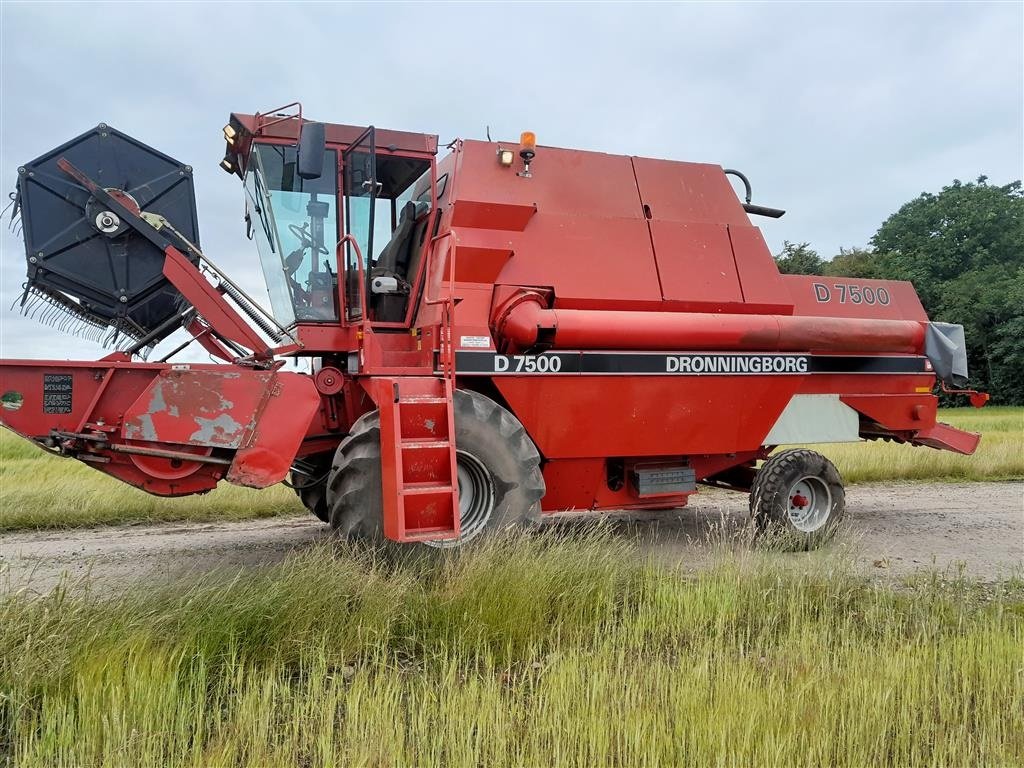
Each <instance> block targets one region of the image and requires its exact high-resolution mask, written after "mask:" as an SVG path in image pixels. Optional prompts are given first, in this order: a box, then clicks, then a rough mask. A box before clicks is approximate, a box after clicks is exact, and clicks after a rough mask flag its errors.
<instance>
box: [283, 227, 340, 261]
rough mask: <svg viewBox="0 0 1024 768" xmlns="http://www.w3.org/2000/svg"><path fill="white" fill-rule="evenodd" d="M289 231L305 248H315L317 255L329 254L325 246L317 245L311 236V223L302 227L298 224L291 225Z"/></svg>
mask: <svg viewBox="0 0 1024 768" xmlns="http://www.w3.org/2000/svg"><path fill="white" fill-rule="evenodd" d="M288 231H289V232H291V233H292V234H293V235H295V237H297V238H298V239H299V243H300V244H301V245H302V247H303V248H315V249H316V252H317V253H322V254H325V255H326V254H328V253H330V251H328V250H327V249H326V248H324V246H322V245H317V244H316V243H314V242H313V238H312V237H310V234H309V223H308V222H307V223H305V224H303V225H302V226H301V227H300V226H299V225H298V224H289V225H288Z"/></svg>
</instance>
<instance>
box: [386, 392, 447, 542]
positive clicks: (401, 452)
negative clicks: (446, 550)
mask: <svg viewBox="0 0 1024 768" xmlns="http://www.w3.org/2000/svg"><path fill="white" fill-rule="evenodd" d="M375 383H376V386H378V387H379V388H380V389H378V399H377V404H378V407H379V409H380V458H381V490H382V492H383V501H384V535H385V536H387V537H388V538H389V539H392V540H394V541H422V540H424V539H455V538H458V536H459V514H458V509H459V483H458V470H457V468H456V459H455V441H454V439H453V438H454V435H455V414H454V409H453V408H452V386H451V382H450V381H449V379H448V378H447V377H446V378H436V377H433V376H402V377H388V378H381V379H378V380H377V381H376V382H375Z"/></svg>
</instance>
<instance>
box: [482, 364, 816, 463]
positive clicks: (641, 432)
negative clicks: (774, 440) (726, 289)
mask: <svg viewBox="0 0 1024 768" xmlns="http://www.w3.org/2000/svg"><path fill="white" fill-rule="evenodd" d="M801 379H802V377H800V376H776V377H768V376H744V377H735V376H702V377H693V378H678V377H677V378H673V377H660V376H649V377H633V376H618V377H616V376H586V377H573V376H560V377H543V378H541V377H533V378H530V377H512V376H509V377H495V379H494V384H495V386H497V388H498V389H499V390H500V391H501V394H502V395H503V396H504V398H505V400H506V401H507V402H508V403H509V405H510V407H511V409H512V412H513V413H514V414H515V415H516V418H518V419H519V420H520V421H521V422H522V423H523V426H525V427H526V431H527V432H529V434H530V437H531V438H533V441H534V442H535V443H536V444H537V447H538V448H539V449H540V451H541V453H542V454H543V455H544V457H545V458H548V459H553V458H583V457H596V456H680V455H693V454H704V453H733V452H737V451H754V450H757V449H758V448H760V446H761V440H762V439H763V438H764V436H765V435H766V434H768V431H769V430H770V429H771V427H772V425H773V424H774V423H775V420H776V419H777V418H778V416H779V414H780V413H782V409H783V408H785V406H786V404H787V403H788V402H789V400H790V397H791V396H792V395H793V394H794V392H796V390H797V388H798V387H799V386H800V381H801ZM553 415H557V418H555V417H553ZM567 425H572V426H571V428H567Z"/></svg>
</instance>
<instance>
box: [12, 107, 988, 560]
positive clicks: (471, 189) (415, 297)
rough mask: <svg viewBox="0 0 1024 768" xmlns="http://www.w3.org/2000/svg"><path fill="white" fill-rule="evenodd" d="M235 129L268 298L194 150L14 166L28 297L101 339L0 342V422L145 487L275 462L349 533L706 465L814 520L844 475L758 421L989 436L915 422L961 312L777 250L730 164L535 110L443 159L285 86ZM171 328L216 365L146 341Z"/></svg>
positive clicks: (102, 148)
mask: <svg viewBox="0 0 1024 768" xmlns="http://www.w3.org/2000/svg"><path fill="white" fill-rule="evenodd" d="M286 110H288V111H286ZM224 136H225V139H226V141H227V154H226V155H225V157H224V160H223V162H222V163H221V165H222V167H223V168H224V169H225V170H226V171H228V172H230V173H232V174H235V175H237V176H238V177H239V178H240V179H241V180H242V181H243V184H244V187H245V199H246V224H247V227H248V233H249V237H250V238H251V239H253V240H255V241H256V246H257V250H258V251H259V257H260V261H261V264H262V267H263V272H264V276H265V278H266V282H267V288H268V293H269V298H270V304H271V307H272V310H273V311H272V312H267V311H265V310H263V309H261V308H260V307H259V305H258V303H257V302H256V301H254V300H253V299H252V298H250V297H249V296H248V295H246V294H245V293H244V292H243V291H242V290H241V289H240V288H239V287H238V285H236V284H235V283H234V282H232V281H231V280H230V279H229V278H228V277H227V276H226V275H225V274H224V273H223V272H222V271H221V270H219V269H218V268H217V267H216V266H215V265H214V264H213V263H212V262H211V261H210V259H209V258H208V257H207V256H205V255H204V254H203V253H202V252H201V251H200V247H199V236H198V227H197V222H196V210H195V196H194V191H193V185H192V169H191V167H189V166H187V165H183V164H181V163H179V162H178V161H176V160H173V159H172V158H170V157H167V156H166V155H163V154H161V153H159V152H157V151H156V150H153V149H151V148H149V147H147V146H145V145H143V144H141V143H139V142H137V141H135V140H133V139H131V138H129V137H128V136H125V135H124V134H121V133H119V132H117V131H115V130H114V129H112V128H110V127H108V126H106V125H100V126H99V127H97V128H96V129H94V130H92V131H89V132H87V133H86V134H83V135H82V136H80V137H78V138H76V139H74V140H72V141H70V142H68V143H67V144H65V145H64V146H62V147H59V148H57V149H55V150H53V151H51V152H49V153H47V154H45V155H43V156H42V157H40V158H38V159H37V160H35V161H33V162H31V163H27V164H26V165H25V166H23V167H21V168H19V169H18V173H19V179H18V195H17V203H16V206H15V209H16V213H20V215H21V218H22V224H23V230H24V240H25V244H26V255H27V259H28V280H27V282H26V284H25V293H24V296H23V298H22V307H23V310H24V311H25V312H26V313H28V314H36V315H41V317H42V319H49V320H51V321H54V322H57V323H60V324H61V326H62V327H64V326H68V325H69V324H72V323H74V324H76V325H77V326H78V327H79V330H82V331H84V332H86V333H91V334H93V336H94V337H95V338H97V339H102V340H104V341H106V342H108V343H109V344H110V345H112V346H113V347H114V351H113V352H112V353H111V354H109V355H108V356H106V357H104V358H103V359H102V360H98V361H95V362H80V361H52V360H3V361H0V393H2V402H3V409H2V410H0V416H2V421H3V424H4V426H6V427H7V428H9V429H11V430H14V431H15V432H17V433H19V434H21V435H23V436H25V437H27V438H29V439H31V440H33V441H34V442H36V443H37V444H38V445H40V446H42V447H43V448H45V449H46V450H49V451H51V452H54V453H59V454H61V455H64V456H71V457H74V458H76V459H78V460H80V461H84V462H87V463H88V464H89V465H90V466H93V467H95V468H96V469H98V470H100V471H102V472H106V473H108V474H110V475H113V476H114V477H116V478H118V479H120V480H123V481H124V482H126V483H129V484H131V485H133V486H135V487H137V488H140V489H142V490H144V491H146V492H148V493H153V494H157V495H161V496H183V495H187V494H193V493H205V492H207V491H209V490H211V489H212V488H213V487H214V486H216V485H217V483H218V482H219V481H221V480H227V481H228V482H231V483H236V484H239V485H245V486H249V487H253V488H264V487H267V486H270V485H273V484H275V483H279V482H282V481H290V483H291V484H292V485H293V486H294V488H295V490H296V492H297V493H298V495H299V497H300V498H301V500H302V502H303V503H304V504H305V505H306V507H308V508H309V509H310V511H312V512H313V514H315V515H316V516H317V517H319V518H320V519H321V520H323V521H325V522H329V523H330V525H331V526H332V527H333V528H335V529H336V530H337V531H338V532H339V533H341V534H344V535H353V536H364V537H370V538H373V537H380V536H384V537H387V538H389V539H393V540H395V541H401V542H424V543H426V544H430V545H435V546H452V545H457V544H460V543H462V542H465V541H468V540H470V539H473V538H475V537H477V536H478V535H480V534H483V533H486V532H489V531H496V530H501V529H505V528H508V527H510V526H514V525H517V524H523V523H527V522H530V521H536V520H538V519H540V518H541V516H542V515H544V514H549V513H556V512H560V511H564V510H617V509H641V508H646V509H650V508H654V509H669V508H675V507H680V506H683V505H685V504H686V502H687V499H688V497H689V495H690V494H692V493H694V492H695V491H696V490H697V485H698V483H704V484H707V485H713V486H720V487H725V488H730V489H735V490H739V491H743V492H749V493H750V494H751V512H752V514H753V516H754V518H755V519H756V520H757V521H758V522H759V523H761V524H762V525H763V526H764V527H766V528H771V529H773V530H779V531H782V532H785V533H787V534H789V535H792V536H796V537H798V538H800V539H801V540H803V541H805V542H806V543H807V544H814V543H816V542H817V541H819V540H820V539H821V538H822V537H823V536H824V535H825V533H826V532H827V531H829V530H830V529H831V528H832V526H833V525H834V523H835V522H836V521H837V520H838V518H839V517H840V516H841V515H842V513H843V509H844V494H843V488H842V484H841V480H840V477H839V474H838V473H837V472H836V469H835V467H833V466H832V464H831V463H830V462H829V461H828V460H827V459H825V458H824V457H823V456H821V455H819V454H817V453H815V452H813V451H808V450H786V451H781V452H778V453H775V454H773V453H772V451H773V449H774V448H775V447H776V446H779V445H786V444H792V443H829V442H841V441H856V440H859V439H871V440H874V439H885V440H895V441H897V442H901V443H910V444H912V445H923V446H929V447H931V448H938V449H944V450H951V451H956V452H958V453H964V454H970V453H972V452H973V451H974V450H975V448H976V446H977V444H978V440H979V436H978V435H975V434H971V433H968V432H962V431H960V430H957V429H954V428H952V427H949V426H947V425H944V424H940V423H937V422H936V404H937V398H936V396H935V395H934V394H933V389H934V388H935V386H936V382H937V380H938V382H939V383H940V384H941V385H942V386H943V387H944V388H945V387H946V386H947V385H949V386H952V387H963V386H964V384H965V382H966V376H967V366H966V357H965V353H964V339H963V329H962V328H961V327H960V326H954V325H948V324H941V323H931V322H929V321H928V318H927V316H926V315H925V312H924V310H923V309H922V307H921V303H920V301H919V300H918V298H917V295H916V293H915V292H914V289H913V287H912V286H911V285H910V284H909V283H905V282H890V281H881V280H857V279H847V278H841V279H840V278H823V277H813V276H796V275H781V274H779V271H778V269H777V268H776V265H775V262H774V260H773V259H772V256H771V253H769V251H768V248H767V246H766V245H765V241H764V239H763V238H762V236H761V233H760V231H759V230H758V229H757V228H756V227H754V226H752V225H751V222H750V219H749V218H748V214H754V215H765V216H772V217H778V216H781V215H782V213H783V212H782V211H779V210H775V209H771V208H765V207H762V206H757V205H753V204H752V203H751V202H750V185H749V183H747V180H746V178H745V177H744V176H743V175H742V174H741V173H739V172H736V171H730V170H723V169H722V168H721V167H719V166H716V165H705V164H697V163H685V162H673V161H667V160H652V159H648V158H642V157H625V156H616V155H607V154H600V153H597V152H582V151H577V150H569V149H557V148H554V147H539V146H536V142H535V139H534V136H533V134H530V133H525V134H523V135H522V137H521V139H520V142H519V143H517V144H516V143H503V142H483V141H455V142H453V143H452V144H451V145H450V147H449V148H450V150H451V151H450V153H448V154H447V155H446V156H445V157H444V159H442V160H440V161H438V160H437V159H436V155H437V137H436V136H430V135H425V134H420V133H407V132H403V131H391V130H379V129H374V128H373V127H370V128H367V129H363V128H358V127H352V126H347V125H334V124H322V123H315V122H310V121H307V120H305V119H304V118H303V117H302V111H301V107H300V106H299V105H297V104H295V105H288V107H283V108H281V109H279V110H274V111H273V112H271V113H268V114H259V113H257V114H254V115H245V114H233V115H232V116H231V119H230V122H229V124H228V125H227V126H225V128H224ZM729 175H734V176H736V177H738V178H739V179H740V180H741V181H742V182H743V184H744V186H745V191H746V195H745V197H746V201H745V202H744V201H741V200H740V199H739V198H738V197H737V195H736V193H735V191H734V189H733V187H732V185H731V182H730V180H729V178H728V176H729ZM180 329H184V330H185V331H186V332H187V334H188V342H187V343H192V342H194V343H196V344H199V345H202V347H203V348H205V350H206V351H207V352H208V353H209V355H210V356H211V357H213V358H216V359H218V360H220V361H222V362H220V363H213V364H196V363H189V362H175V361H174V356H175V355H176V354H177V353H178V352H180V350H181V349H182V348H183V346H184V345H182V346H180V347H178V349H176V350H174V351H172V352H171V353H169V354H167V355H165V356H164V357H163V358H162V359H161V360H159V361H158V362H145V361H144V360H145V357H146V356H147V354H148V353H149V351H150V350H151V349H152V348H153V347H154V346H155V345H156V343H157V342H160V341H161V340H163V339H165V338H166V337H167V336H169V335H170V334H171V333H173V332H175V331H178V330H180ZM297 357H302V358H309V360H310V372H309V373H297V372H288V371H286V370H285V368H284V363H285V362H286V361H287V359H288V358H297ZM984 398H985V396H984V395H979V394H977V393H973V395H972V400H975V401H977V402H978V403H979V404H980V402H983V400H984ZM762 460H764V461H763V464H762V465H761V466H760V469H758V463H759V462H761V461H762Z"/></svg>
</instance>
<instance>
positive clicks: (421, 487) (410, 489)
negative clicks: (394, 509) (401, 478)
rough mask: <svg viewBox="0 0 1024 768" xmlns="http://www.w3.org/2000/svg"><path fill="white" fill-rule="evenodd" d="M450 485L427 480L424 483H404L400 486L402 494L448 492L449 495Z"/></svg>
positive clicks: (418, 494)
mask: <svg viewBox="0 0 1024 768" xmlns="http://www.w3.org/2000/svg"><path fill="white" fill-rule="evenodd" d="M451 492H452V487H451V486H450V485H438V484H437V483H435V482H431V481H427V482H425V483H406V484H405V486H404V487H403V488H402V495H403V496H425V495H427V494H435V493H436V494H438V495H440V494H442V493H445V494H448V495H449V496H450V495H451Z"/></svg>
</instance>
